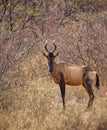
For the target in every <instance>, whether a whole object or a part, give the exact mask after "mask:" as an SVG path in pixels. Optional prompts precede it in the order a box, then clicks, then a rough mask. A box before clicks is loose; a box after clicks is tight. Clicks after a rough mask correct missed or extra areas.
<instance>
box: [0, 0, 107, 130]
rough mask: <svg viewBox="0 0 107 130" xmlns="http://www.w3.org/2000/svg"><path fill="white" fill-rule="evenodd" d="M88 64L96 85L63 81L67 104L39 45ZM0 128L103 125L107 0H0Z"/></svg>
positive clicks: (63, 129)
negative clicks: (97, 77) (97, 80)
mask: <svg viewBox="0 0 107 130" xmlns="http://www.w3.org/2000/svg"><path fill="white" fill-rule="evenodd" d="M46 39H48V41H49V48H50V49H52V47H53V46H52V41H53V40H55V41H56V44H57V49H58V51H60V54H59V56H58V57H57V59H56V61H57V62H68V63H71V64H78V65H83V64H90V65H92V66H93V68H94V69H95V70H96V71H97V72H98V73H99V75H100V81H101V86H100V90H96V89H95V88H94V87H93V91H94V94H95V101H94V104H93V107H92V109H91V110H90V111H87V112H85V108H86V106H87V103H88V95H87V93H86V91H85V90H84V88H82V87H80V86H79V87H73V86H72V87H70V86H67V90H66V106H67V109H66V111H65V112H64V111H63V110H62V102H61V96H60V91H59V87H58V85H56V84H55V83H54V82H53V80H52V77H51V76H50V74H49V72H48V66H47V60H46V59H44V57H43V55H42V53H41V51H42V50H43V51H45V50H44V45H45V41H46ZM0 130H107V0H82V1H81V0H0Z"/></svg>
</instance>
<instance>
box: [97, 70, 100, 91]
mask: <svg viewBox="0 0 107 130" xmlns="http://www.w3.org/2000/svg"><path fill="white" fill-rule="evenodd" d="M99 82H100V81H99V76H98V74H97V73H96V88H97V89H99V87H100V83H99Z"/></svg>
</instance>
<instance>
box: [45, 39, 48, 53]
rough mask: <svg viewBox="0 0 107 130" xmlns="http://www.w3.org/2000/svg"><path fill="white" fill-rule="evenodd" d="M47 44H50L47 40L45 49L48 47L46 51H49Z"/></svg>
mask: <svg viewBox="0 0 107 130" xmlns="http://www.w3.org/2000/svg"><path fill="white" fill-rule="evenodd" d="M47 45H48V41H47V40H46V45H45V49H46V51H47V52H48V53H49V50H48V48H47Z"/></svg>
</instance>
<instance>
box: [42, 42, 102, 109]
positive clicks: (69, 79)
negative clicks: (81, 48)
mask: <svg viewBox="0 0 107 130" xmlns="http://www.w3.org/2000/svg"><path fill="white" fill-rule="evenodd" d="M53 45H54V49H53V51H49V50H48V48H47V43H46V45H45V49H46V51H47V52H48V55H46V54H45V53H44V52H43V55H44V56H45V57H46V58H47V59H48V65H49V71H50V73H51V75H52V77H53V79H54V81H55V83H56V84H59V86H60V91H61V96H62V101H63V108H65V85H72V86H77V85H83V86H84V88H85V89H86V91H87V92H88V95H89V102H88V106H87V107H90V106H92V104H93V100H94V94H93V91H92V84H93V79H95V82H96V88H97V89H99V76H98V74H97V72H96V71H93V70H92V69H91V68H90V67H89V66H87V65H83V66H77V65H68V64H67V63H59V64H57V63H56V62H55V58H56V56H57V55H58V54H59V52H58V53H56V54H54V52H55V50H56V48H57V46H56V45H55V43H53Z"/></svg>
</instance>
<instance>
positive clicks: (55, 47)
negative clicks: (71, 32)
mask: <svg viewBox="0 0 107 130" xmlns="http://www.w3.org/2000/svg"><path fill="white" fill-rule="evenodd" d="M53 42H55V41H53ZM53 45H54V49H53V51H52V53H54V51H55V50H56V48H57V46H56V44H55V43H53Z"/></svg>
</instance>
